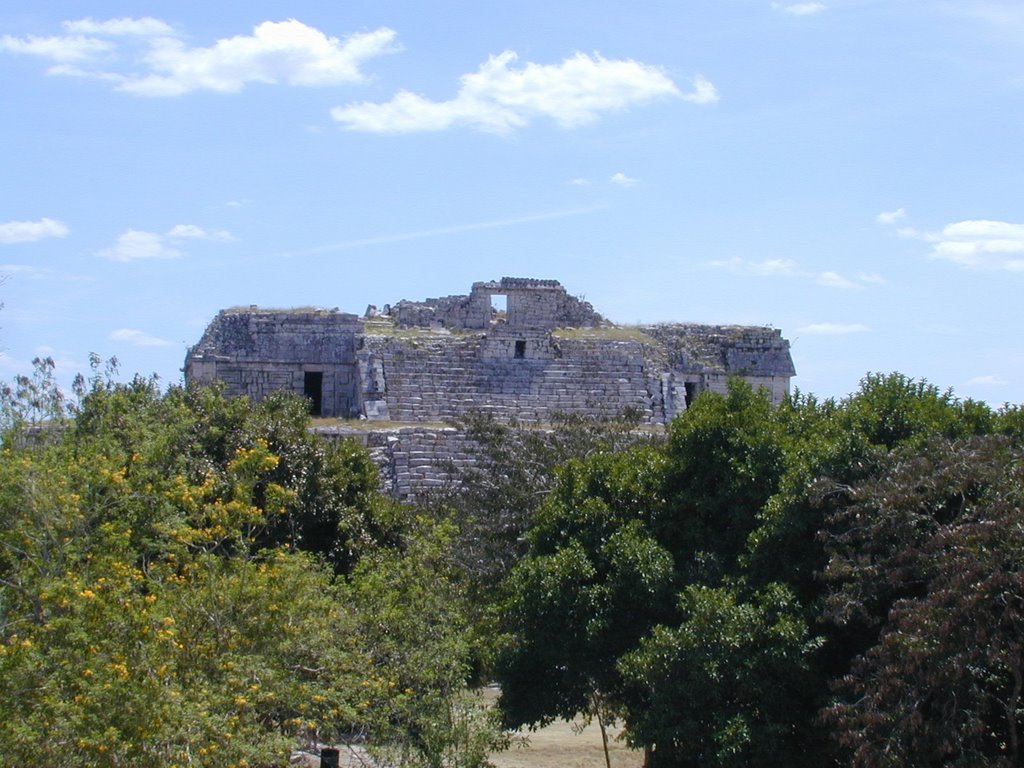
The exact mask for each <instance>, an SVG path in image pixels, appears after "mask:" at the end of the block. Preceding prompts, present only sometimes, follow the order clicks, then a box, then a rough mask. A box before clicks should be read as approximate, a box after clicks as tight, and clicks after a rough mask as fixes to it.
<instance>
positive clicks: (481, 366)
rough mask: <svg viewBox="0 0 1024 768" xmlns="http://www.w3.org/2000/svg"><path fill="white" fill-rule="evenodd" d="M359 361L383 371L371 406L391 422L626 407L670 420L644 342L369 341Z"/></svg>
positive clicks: (595, 412) (527, 417) (523, 337)
mask: <svg viewBox="0 0 1024 768" xmlns="http://www.w3.org/2000/svg"><path fill="white" fill-rule="evenodd" d="M517 342H522V344H523V348H522V349H523V355H522V356H521V357H516V351H517V347H516V344H517ZM359 356H360V359H361V361H365V362H364V363H363V365H365V366H370V365H373V366H378V367H379V371H380V376H379V379H378V380H377V381H373V382H371V386H372V387H373V388H374V391H373V392H372V393H371V392H365V393H364V394H363V399H364V402H366V401H368V400H369V399H370V398H371V397H377V399H378V400H379V399H383V400H384V402H385V404H386V414H387V416H386V418H388V419H389V420H392V421H401V422H440V421H447V420H452V419H456V418H458V417H460V416H463V415H465V414H467V413H469V412H471V411H482V412H485V413H490V414H493V415H494V416H495V417H497V418H499V419H502V420H507V419H511V418H516V419H519V420H521V421H531V422H542V423H543V422H549V421H550V420H551V418H552V416H553V415H554V414H556V413H558V412H578V413H585V414H588V415H591V416H612V415H616V414H619V413H621V412H622V411H623V410H624V409H626V408H634V409H639V411H640V412H641V413H643V414H644V415H645V417H646V418H647V420H649V421H652V422H658V423H663V422H664V420H665V411H664V403H663V397H662V382H661V379H660V376H658V375H652V374H651V372H650V371H649V367H648V364H647V362H646V361H645V350H644V348H643V346H642V345H641V344H639V343H637V342H631V341H595V340H591V341H576V340H558V341H557V342H552V339H551V337H550V336H549V335H548V334H546V333H540V334H535V335H533V336H530V335H528V334H511V335H508V336H502V335H501V334H498V335H497V337H496V338H495V337H491V336H482V335H475V334H470V335H466V334H462V335H447V336H446V335H433V336H428V337H421V338H415V339H403V338H399V337H372V336H367V337H366V338H365V339H364V343H363V347H362V349H361V350H359ZM382 390H383V398H380V397H379V395H380V393H381V391H382ZM378 410H381V409H379V408H378Z"/></svg>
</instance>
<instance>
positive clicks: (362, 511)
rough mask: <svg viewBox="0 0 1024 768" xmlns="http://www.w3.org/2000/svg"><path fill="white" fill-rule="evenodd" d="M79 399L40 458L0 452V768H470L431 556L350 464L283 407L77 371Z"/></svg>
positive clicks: (440, 548)
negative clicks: (355, 764) (56, 763)
mask: <svg viewBox="0 0 1024 768" xmlns="http://www.w3.org/2000/svg"><path fill="white" fill-rule="evenodd" d="M46 386H49V385H46ZM77 389H78V393H77V394H78V401H77V402H76V403H73V404H72V406H73V408H72V413H73V418H72V419H71V421H69V422H68V424H67V427H66V428H65V429H64V430H63V432H61V433H58V434H57V436H56V438H55V439H51V440H44V441H35V442H33V441H26V440H25V439H24V437H23V436H24V434H25V433H24V431H23V427H24V426H25V424H23V423H22V422H17V423H12V425H11V428H10V429H9V430H8V432H7V433H6V435H5V442H4V448H3V460H2V461H0V688H2V690H3V691H4V696H2V697H0V754H3V755H4V761H5V763H8V764H16V765H28V764H34V763H35V762H38V759H39V754H40V750H41V748H42V747H43V745H45V749H47V750H52V751H54V752H55V753H57V754H60V755H61V762H62V764H65V765H69V766H103V765H109V766H121V765H143V764H145V765H149V764H160V765H208V766H231V765H235V766H244V765H252V766H255V765H269V764H281V763H283V762H284V761H285V760H286V757H287V754H288V752H289V750H290V749H291V748H294V747H295V746H297V745H300V744H306V743H311V742H313V741H316V740H325V739H326V740H331V741H336V740H345V739H350V738H353V737H355V736H361V737H366V736H369V737H370V738H371V739H374V740H375V741H376V742H377V743H382V742H384V741H387V742H390V743H392V744H403V745H408V746H406V747H404V748H403V754H404V756H405V761H404V763H405V764H408V765H438V764H439V763H438V757H437V756H438V755H445V756H446V757H447V758H451V759H450V762H451V763H452V764H456V763H458V764H459V765H466V766H471V765H479V764H481V763H482V757H481V755H482V753H483V752H482V750H483V747H482V746H481V745H483V744H486V745H490V744H491V743H492V741H493V740H494V737H495V733H496V731H495V729H494V727H493V725H492V724H491V723H489V722H488V721H487V720H486V718H483V717H481V716H478V715H477V714H476V712H475V711H474V710H472V709H471V708H469V707H467V706H466V703H465V700H464V694H463V690H462V689H463V685H464V683H465V677H466V675H465V669H466V667H467V665H468V661H467V658H466V657H467V655H468V651H467V649H466V642H465V640H464V631H463V623H462V622H460V621H459V620H458V619H459V616H460V615H461V614H460V611H461V607H462V603H461V600H460V599H459V597H458V591H457V585H456V583H455V582H454V580H453V579H451V578H449V577H448V576H447V575H446V574H445V573H444V572H441V571H440V570H439V569H438V567H437V566H438V564H439V563H440V562H442V561H445V560H446V559H450V539H449V537H448V536H447V534H445V533H444V532H443V531H434V530H433V528H431V527H429V526H423V525H422V521H418V520H414V519H411V518H410V517H409V516H408V513H407V512H406V511H405V510H402V509H401V508H399V507H397V506H396V505H394V504H393V503H391V502H389V501H387V500H385V499H383V498H381V497H380V496H379V494H378V493H377V492H376V475H375V471H374V468H373V465H372V463H371V462H370V461H369V459H368V458H367V457H366V455H365V454H364V453H363V452H362V451H360V450H359V449H358V448H356V447H354V446H352V445H349V444H342V445H339V446H329V445H327V444H325V443H322V442H320V441H319V439H317V438H315V437H313V436H312V435H310V434H309V433H308V431H307V429H306V423H307V417H306V414H305V411H304V408H303V406H302V403H301V402H300V401H298V400H297V399H292V398H286V397H280V398H276V397H275V398H270V399H268V400H267V401H264V402H263V403H260V404H259V405H252V404H250V403H248V402H247V401H245V400H238V399H236V400H229V399H227V398H225V397H224V396H223V394H222V393H221V392H219V391H217V390H200V389H188V390H185V389H177V388H172V389H171V390H170V391H168V392H167V393H163V394H162V393H160V391H159V389H158V387H157V385H156V382H155V381H154V380H151V379H143V378H138V377H137V378H135V379H133V380H132V381H130V382H128V383H125V384H120V383H116V382H114V380H113V379H112V377H111V376H110V375H109V372H102V371H100V370H99V369H98V368H97V369H96V371H95V372H94V375H93V377H92V378H91V379H90V380H89V381H85V380H82V381H81V382H79V384H78V385H77ZM26 392H27V391H26ZM31 396H32V395H31V393H27V394H22V393H19V392H18V391H15V390H13V389H12V390H11V391H10V393H8V394H7V395H6V397H7V401H8V403H9V404H10V405H12V406H13V412H18V411H17V409H18V408H19V407H21V406H23V405H26V404H29V405H31V403H30V402H29V401H28V400H26V398H27V397H31ZM435 590H436V592H435ZM431 594H436V599H434V600H433V601H431V600H428V599H426V597H427V596H429V595H431ZM434 627H443V628H444V629H443V630H440V631H428V630H429V629H430V628H434ZM385 638H386V639H387V640H388V643H389V645H388V646H387V647H388V649H389V653H388V655H387V656H382V655H381V648H382V647H383V644H382V640H383V639H385ZM392 681H394V682H395V685H390V684H389V683H390V682H392ZM399 683H401V685H399ZM406 688H408V689H409V691H410V692H408V693H407V692H406ZM371 693H372V694H373V695H372V696H371ZM396 713H400V715H401V716H398V714H396ZM438 713H447V718H448V719H447V720H443V719H440V718H439V717H438ZM428 723H429V724H430V725H431V727H432V728H433V730H432V732H431V733H430V735H429V738H423V737H422V736H420V734H419V731H422V730H423V729H424V724H428Z"/></svg>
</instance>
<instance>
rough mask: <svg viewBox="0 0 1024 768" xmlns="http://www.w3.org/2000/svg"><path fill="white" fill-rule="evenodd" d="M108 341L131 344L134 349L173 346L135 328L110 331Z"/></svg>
mask: <svg viewBox="0 0 1024 768" xmlns="http://www.w3.org/2000/svg"><path fill="white" fill-rule="evenodd" d="M110 340H111V341H123V342H126V343H128V344H133V345H134V346H136V347H171V346H174V344H173V342H170V341H167V340H166V339H159V338H157V337H156V336H150V335H149V334H148V333H145V332H143V331H140V330H137V329H135V328H118V329H117V330H116V331H111V333H110Z"/></svg>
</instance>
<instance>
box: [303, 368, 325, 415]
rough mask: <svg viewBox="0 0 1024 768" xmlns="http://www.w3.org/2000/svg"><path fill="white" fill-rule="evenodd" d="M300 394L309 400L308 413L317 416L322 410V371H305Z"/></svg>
mask: <svg viewBox="0 0 1024 768" xmlns="http://www.w3.org/2000/svg"><path fill="white" fill-rule="evenodd" d="M302 394H303V395H305V397H306V399H307V400H309V413H310V415H311V416H319V415H320V414H321V412H322V410H323V396H324V374H323V372H322V371H306V373H305V375H304V376H303V382H302Z"/></svg>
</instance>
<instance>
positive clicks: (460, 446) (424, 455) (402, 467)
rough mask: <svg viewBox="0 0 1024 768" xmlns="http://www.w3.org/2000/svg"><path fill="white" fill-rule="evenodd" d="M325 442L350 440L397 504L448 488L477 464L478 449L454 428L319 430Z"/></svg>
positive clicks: (346, 428)
mask: <svg viewBox="0 0 1024 768" xmlns="http://www.w3.org/2000/svg"><path fill="white" fill-rule="evenodd" d="M316 432H317V433H318V434H320V435H322V436H323V437H326V438H327V439H335V440H338V439H345V438H348V439H354V440H357V441H358V442H360V443H361V444H362V445H363V446H365V447H366V448H367V449H368V451H369V453H370V455H371V456H372V457H373V460H374V462H375V463H376V464H377V467H378V469H379V470H380V473H381V474H380V477H381V490H382V491H384V492H385V493H387V494H389V495H390V496H392V497H393V498H395V499H398V500H399V501H415V500H416V499H423V498H424V497H425V496H427V495H429V494H432V493H439V492H442V491H445V490H447V489H450V488H451V487H452V486H453V484H455V483H457V482H458V478H459V475H460V474H461V472H462V471H463V470H465V469H466V468H468V467H472V466H473V465H474V464H475V463H476V461H477V455H478V453H479V450H480V449H479V446H478V444H477V443H476V442H474V441H473V440H471V439H470V438H469V437H467V436H466V434H465V432H463V431H462V430H459V429H455V428H454V427H428V426H405V427H399V428H392V429H379V430H363V429H354V428H351V427H322V428H319V429H317V430H316Z"/></svg>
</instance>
